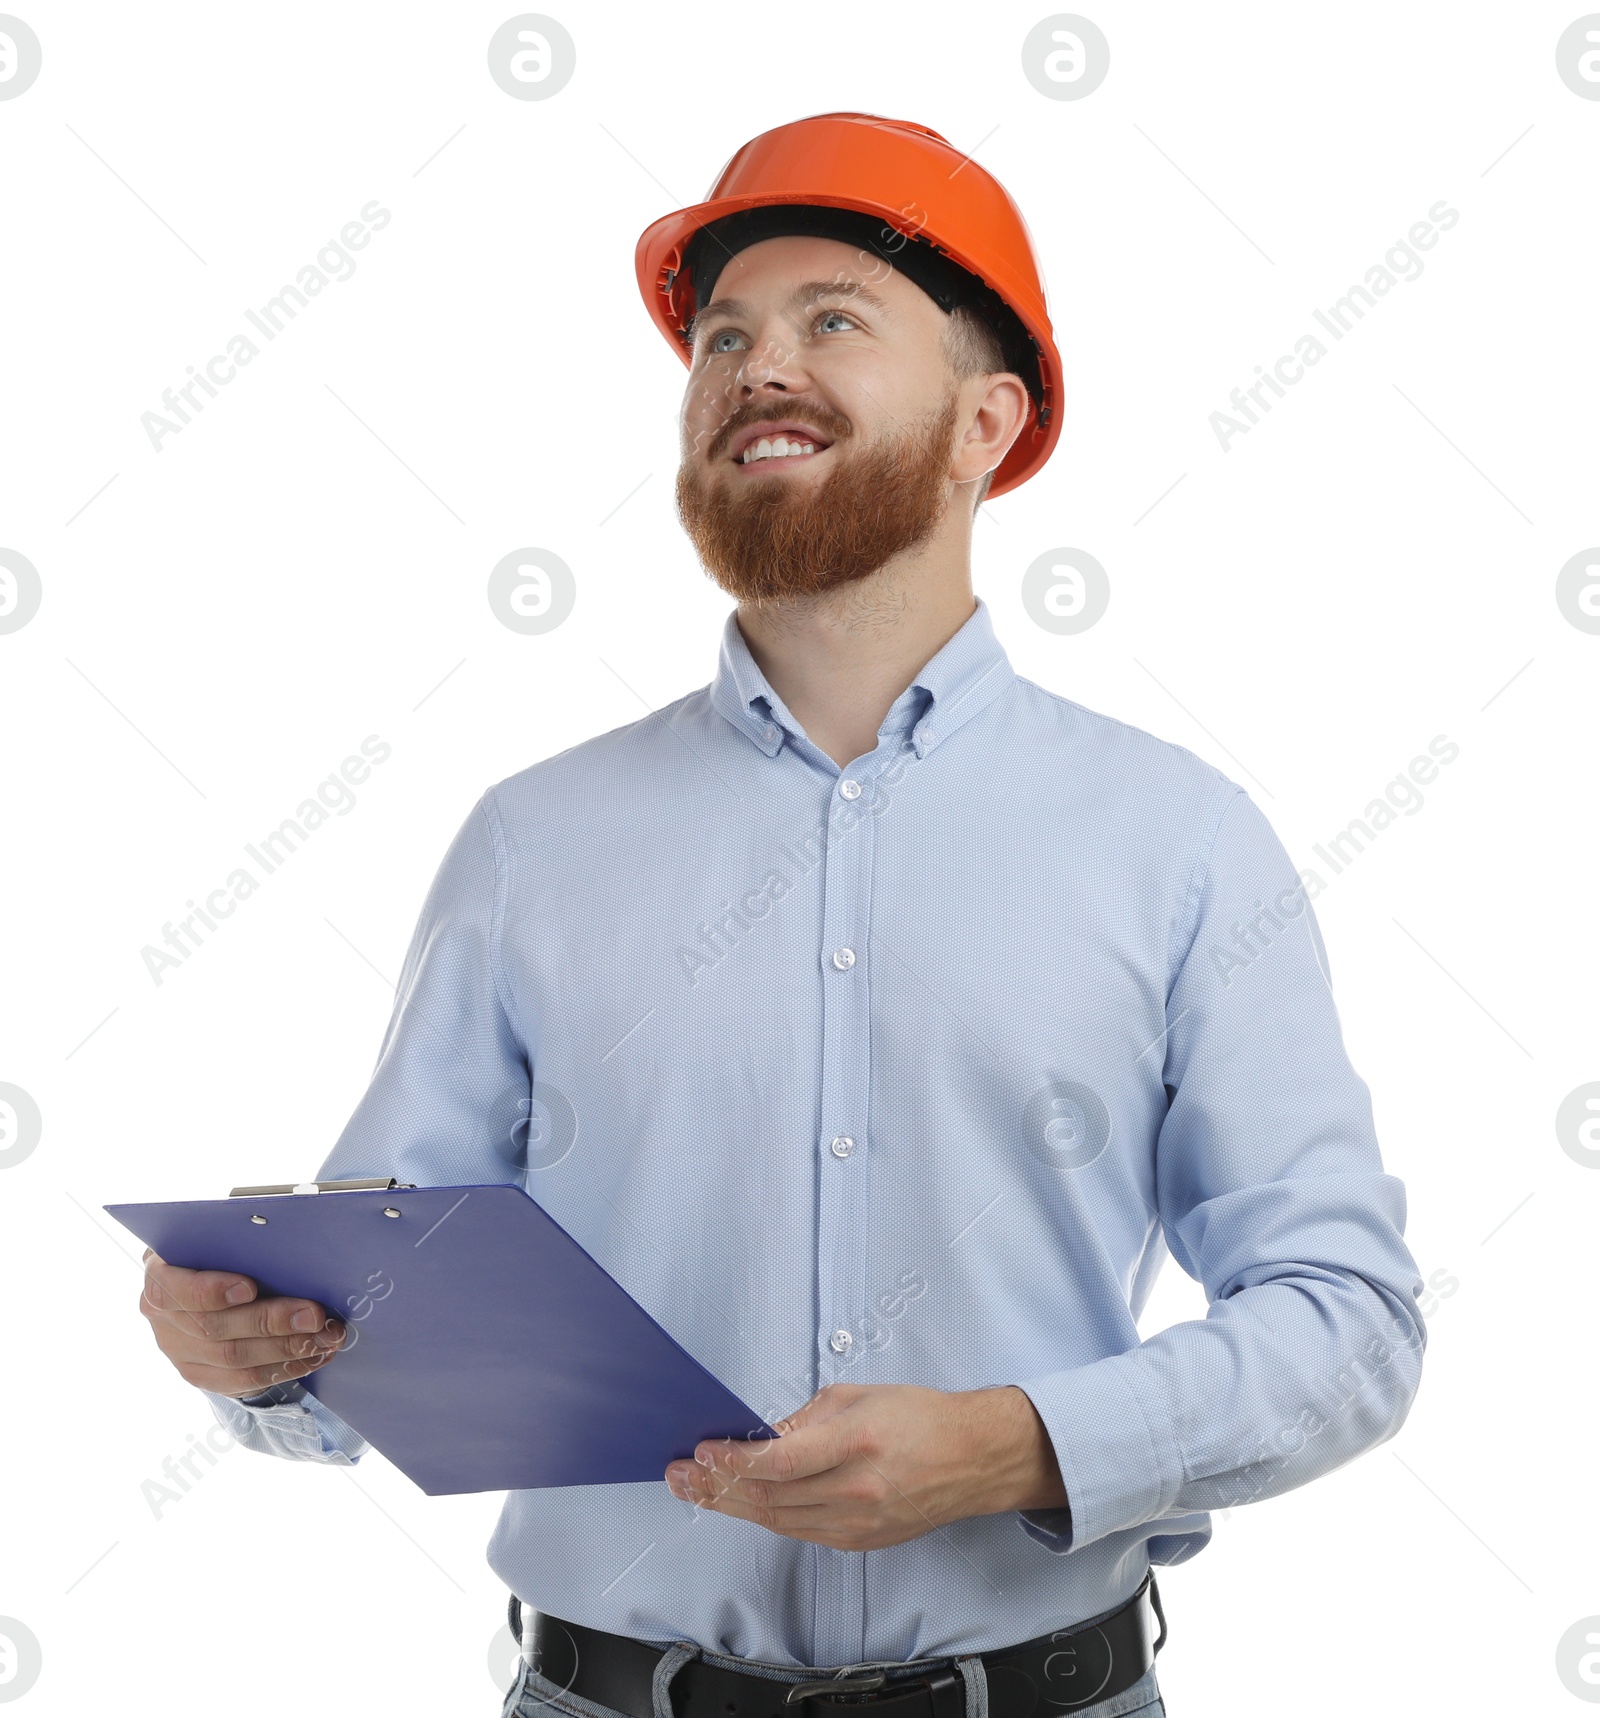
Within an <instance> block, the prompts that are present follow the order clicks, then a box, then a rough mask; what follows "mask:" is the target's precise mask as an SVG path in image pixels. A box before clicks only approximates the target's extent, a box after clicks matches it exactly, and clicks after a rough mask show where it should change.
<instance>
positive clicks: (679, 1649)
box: [650, 1640, 700, 1718]
mask: <svg viewBox="0 0 1600 1718" xmlns="http://www.w3.org/2000/svg"><path fill="white" fill-rule="evenodd" d="M699 1656H700V1648H699V1647H698V1646H696V1645H695V1644H694V1643H693V1642H692V1641H687V1640H680V1641H674V1642H673V1644H672V1645H671V1646H670V1647H668V1648H667V1650H666V1651H665V1652H664V1653H662V1655H661V1657H660V1658H659V1659H658V1660H657V1661H656V1667H655V1670H654V1671H653V1672H652V1673H651V1677H650V1709H651V1711H652V1712H653V1713H654V1715H655V1718H677V1715H676V1714H675V1713H674V1712H673V1710H672V1694H671V1690H670V1688H669V1686H668V1685H669V1684H670V1683H671V1681H672V1679H673V1677H674V1676H676V1675H677V1674H678V1671H679V1669H680V1668H681V1667H682V1666H683V1665H685V1664H687V1663H688V1662H689V1660H690V1659H691V1658H698V1657H699Z"/></svg>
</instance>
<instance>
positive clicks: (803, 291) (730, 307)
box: [683, 280, 894, 346]
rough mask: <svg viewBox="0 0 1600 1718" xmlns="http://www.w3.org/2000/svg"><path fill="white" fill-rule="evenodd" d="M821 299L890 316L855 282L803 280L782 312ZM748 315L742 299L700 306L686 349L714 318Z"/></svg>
mask: <svg viewBox="0 0 1600 1718" xmlns="http://www.w3.org/2000/svg"><path fill="white" fill-rule="evenodd" d="M822 298H852V299H856V300H859V302H860V303H862V304H865V305H868V306H870V307H871V308H872V309H873V310H876V311H877V312H878V314H879V315H880V316H890V317H892V316H893V315H894V312H893V311H892V310H891V309H890V307H889V305H888V303H887V302H886V301H885V300H884V299H882V298H880V297H879V296H878V294H877V293H875V292H874V291H873V290H872V289H871V288H870V287H868V286H863V285H862V284H861V283H860V282H858V281H851V282H845V283H841V282H839V281H836V280H807V281H803V282H802V283H801V284H800V285H799V286H797V287H796V288H795V289H794V291H793V292H791V293H790V294H789V297H788V300H787V302H786V303H785V304H784V309H785V310H786V311H796V310H802V309H804V308H805V307H806V306H807V305H808V304H815V303H816V302H817V300H818V299H822ZM749 311H750V306H749V304H748V303H747V302H746V301H745V300H744V299H742V298H714V299H712V301H711V302H710V303H709V304H703V305H701V307H700V308H699V309H698V310H697V311H696V312H695V313H694V315H693V316H691V317H690V318H689V325H688V327H687V328H685V329H684V331H683V337H684V339H685V341H686V342H687V343H688V344H689V345H691V346H692V345H693V344H694V341H695V336H696V335H697V334H698V333H699V331H700V327H701V325H702V324H703V323H705V322H707V321H709V320H710V319H711V318H712V317H714V316H745V315H748V314H749Z"/></svg>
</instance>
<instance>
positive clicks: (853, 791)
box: [839, 779, 861, 799]
mask: <svg viewBox="0 0 1600 1718" xmlns="http://www.w3.org/2000/svg"><path fill="white" fill-rule="evenodd" d="M839 792H840V793H842V794H843V795H844V797H845V798H846V799H859V798H860V797H861V783H860V782H858V781H850V780H848V779H846V780H844V781H842V782H840V783H839Z"/></svg>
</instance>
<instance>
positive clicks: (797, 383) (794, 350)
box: [734, 319, 806, 401]
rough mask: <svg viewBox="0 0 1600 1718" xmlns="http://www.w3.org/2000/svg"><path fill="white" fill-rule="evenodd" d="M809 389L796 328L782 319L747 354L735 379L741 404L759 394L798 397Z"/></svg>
mask: <svg viewBox="0 0 1600 1718" xmlns="http://www.w3.org/2000/svg"><path fill="white" fill-rule="evenodd" d="M805 385H806V384H805V374H804V371H803V370H802V369H801V367H800V354H799V349H798V347H797V345H796V344H795V340H794V337H793V330H792V327H791V326H790V324H789V323H788V322H787V321H784V320H782V319H780V321H779V324H778V326H777V327H776V328H775V329H773V330H772V331H770V332H768V333H766V334H764V335H763V336H762V338H761V339H759V340H758V341H756V343H755V344H754V345H753V346H752V347H751V348H750V350H749V351H748V352H746V353H745V354H744V358H743V362H742V363H741V364H740V365H739V369H738V373H737V375H736V376H735V378H734V386H735V389H736V391H737V393H738V397H739V399H740V400H741V401H744V400H748V399H749V398H751V396H752V395H757V394H764V393H773V394H788V393H794V392H796V391H799V390H802V389H804V387H805Z"/></svg>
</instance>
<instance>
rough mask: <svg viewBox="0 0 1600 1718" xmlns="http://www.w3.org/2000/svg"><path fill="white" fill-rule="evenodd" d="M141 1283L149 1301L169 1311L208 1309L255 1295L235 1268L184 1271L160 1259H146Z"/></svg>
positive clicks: (253, 1288)
mask: <svg viewBox="0 0 1600 1718" xmlns="http://www.w3.org/2000/svg"><path fill="white" fill-rule="evenodd" d="M144 1282H145V1295H146V1297H147V1298H148V1299H149V1300H150V1302H151V1304H152V1305H153V1306H157V1307H161V1308H164V1309H168V1310H171V1309H177V1310H181V1311H185V1312H200V1311H207V1310H210V1309H212V1308H216V1307H224V1306H239V1305H241V1304H242V1303H243V1302H245V1301H249V1300H254V1299H255V1297H256V1285H255V1284H254V1283H253V1282H252V1281H251V1280H250V1278H249V1277H246V1276H241V1275H240V1274H239V1272H238V1271H186V1270H184V1269H183V1267H182V1266H181V1265H169V1264H167V1263H166V1262H165V1261H164V1260H162V1259H159V1258H151V1259H150V1260H148V1261H147V1262H146V1264H145V1273H144Z"/></svg>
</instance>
